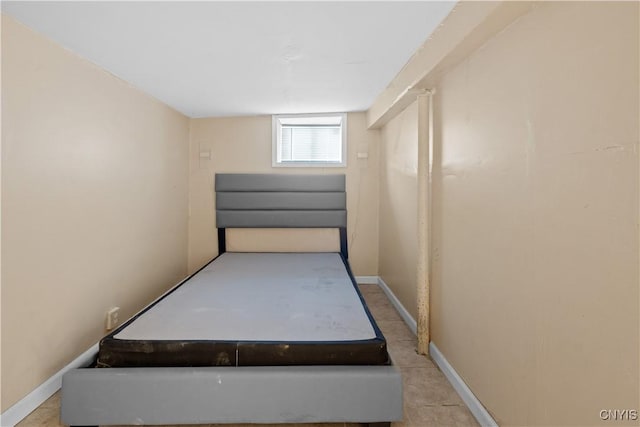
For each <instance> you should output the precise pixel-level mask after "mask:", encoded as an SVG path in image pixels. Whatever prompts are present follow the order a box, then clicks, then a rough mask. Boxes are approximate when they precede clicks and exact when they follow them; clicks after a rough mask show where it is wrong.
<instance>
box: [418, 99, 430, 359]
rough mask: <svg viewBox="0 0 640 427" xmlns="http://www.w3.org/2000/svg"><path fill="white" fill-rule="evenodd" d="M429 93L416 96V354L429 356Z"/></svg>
mask: <svg viewBox="0 0 640 427" xmlns="http://www.w3.org/2000/svg"><path fill="white" fill-rule="evenodd" d="M431 124H432V114H431V93H430V92H428V91H427V92H426V93H424V94H421V95H419V96H418V195H417V196H418V265H417V287H418V289H417V294H418V319H417V323H418V353H420V354H429V341H430V337H429V282H430V281H429V277H430V273H431V272H430V264H431V263H430V258H431V256H430V245H429V240H430V235H429V223H430V220H431V215H430V196H431V163H432V162H431V153H432V148H431V147H432V138H433V132H432V130H431V127H432V126H431Z"/></svg>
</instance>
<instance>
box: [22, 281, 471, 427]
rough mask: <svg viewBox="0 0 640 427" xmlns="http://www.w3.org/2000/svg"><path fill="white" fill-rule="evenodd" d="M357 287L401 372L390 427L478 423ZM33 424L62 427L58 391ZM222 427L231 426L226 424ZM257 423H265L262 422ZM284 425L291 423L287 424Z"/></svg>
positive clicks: (374, 289) (398, 323) (389, 312)
mask: <svg viewBox="0 0 640 427" xmlns="http://www.w3.org/2000/svg"><path fill="white" fill-rule="evenodd" d="M360 289H361V291H362V294H363V295H364V298H365V300H366V301H367V305H368V306H369V309H370V310H371V313H372V314H373V317H374V318H375V319H376V322H377V323H378V326H379V327H380V329H381V330H382V333H383V334H384V335H385V337H386V339H387V344H388V347H389V352H390V353H391V356H392V357H393V359H394V361H395V363H396V364H397V365H398V367H399V368H400V371H401V372H402V378H403V383H404V384H403V386H404V420H403V421H401V422H396V423H392V426H393V427H429V426H434V427H436V426H437V427H439V426H459V427H470V426H478V423H477V422H476V420H475V419H474V418H473V416H472V415H471V412H469V410H468V409H467V407H466V406H465V405H464V403H463V402H462V400H461V399H460V397H459V396H458V394H457V393H456V392H455V390H454V389H453V387H451V385H450V384H449V382H448V381H447V379H446V378H445V376H444V375H443V374H442V372H440V370H439V369H438V367H437V366H436V365H435V364H434V363H433V362H432V361H431V359H429V358H428V357H425V356H421V355H419V354H418V353H417V352H416V337H415V336H414V335H413V334H412V333H411V331H410V330H409V328H408V327H407V326H406V324H405V323H404V321H403V320H402V319H401V318H400V316H399V315H398V313H397V311H396V310H395V309H394V308H393V306H392V305H391V303H390V302H389V300H388V299H387V297H386V295H385V294H384V292H382V290H381V289H380V288H379V287H378V286H376V285H360ZM34 426H46V427H59V426H63V424H61V423H60V393H56V394H55V395H53V396H52V397H51V398H50V399H49V400H47V401H46V402H44V403H43V404H42V405H40V406H39V407H38V408H37V409H36V410H35V411H33V412H32V413H31V414H30V415H29V416H28V417H27V418H25V419H24V420H23V421H22V422H20V423H19V424H18V427H34ZM212 426H216V425H215V424H213V425H212ZM225 426H226V427H231V426H230V425H228V424H227V425H225ZM243 426H251V425H250V424H248V425H243ZM255 426H257V425H254V427H255ZM260 426H265V424H261V425H260ZM286 426H293V425H292V424H287V425H286ZM302 426H304V427H332V426H333V427H338V426H342V424H301V425H300V427H302ZM347 426H349V427H352V426H353V427H355V426H358V424H347ZM233 427H240V425H238V424H236V425H233ZM281 427H282V425H281Z"/></svg>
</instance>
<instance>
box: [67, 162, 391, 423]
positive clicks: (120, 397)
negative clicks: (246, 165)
mask: <svg viewBox="0 0 640 427" xmlns="http://www.w3.org/2000/svg"><path fill="white" fill-rule="evenodd" d="M215 189H216V226H217V229H218V249H219V250H218V252H219V254H218V256H217V257H216V258H214V259H213V260H212V261H211V262H209V263H208V264H207V265H205V266H204V267H203V268H201V269H200V270H199V271H197V272H196V273H194V274H193V275H191V276H189V277H188V278H187V279H185V280H184V281H182V282H181V283H179V284H178V285H177V286H176V287H174V288H173V289H172V290H170V291H169V292H167V293H166V294H165V295H163V296H162V297H161V298H159V299H158V300H156V301H155V302H154V303H153V304H152V305H150V306H149V307H147V308H145V309H144V310H142V311H141V312H140V313H138V314H137V315H136V316H134V317H133V318H132V319H130V320H129V321H127V322H126V323H124V324H123V325H122V326H120V327H119V328H118V329H116V330H115V331H113V332H112V333H110V334H109V335H107V336H106V337H105V338H103V339H102V340H101V342H100V346H99V347H100V349H99V352H98V355H97V358H96V362H95V363H94V365H92V366H91V367H87V368H82V369H75V370H72V371H70V372H68V373H67V374H65V375H64V377H63V384H62V401H61V418H62V421H63V423H65V424H67V425H121V424H148V425H158V424H210V423H221V424H223V423H318V422H322V423H327V422H360V423H373V424H378V423H382V424H385V423H386V424H388V423H390V422H391V421H396V420H400V419H402V379H401V375H400V372H399V370H398V369H397V367H396V366H394V365H393V363H392V361H391V359H390V357H389V355H388V352H387V348H386V341H385V339H384V336H383V334H382V333H381V332H380V329H379V328H378V326H377V325H376V323H375V321H374V320H373V317H372V316H371V313H370V312H369V310H368V308H367V306H366V304H365V302H364V299H363V298H362V295H361V294H360V292H359V290H358V287H357V285H356V282H355V279H354V277H353V274H352V272H351V269H350V267H349V263H348V250H347V238H346V235H347V234H346V193H345V177H344V175H290V174H287V175H278V174H216V181H215ZM292 227H293V228H337V229H339V236H340V238H339V239H340V252H339V253H237V252H227V250H226V229H227V228H292Z"/></svg>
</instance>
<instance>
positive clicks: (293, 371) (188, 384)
mask: <svg viewBox="0 0 640 427" xmlns="http://www.w3.org/2000/svg"><path fill="white" fill-rule="evenodd" d="M61 416H62V422H63V423H64V424H67V425H114V424H151V425H153V424H155V425H157V424H209V423H317V422H323V423H327V422H361V423H380V422H390V421H396V420H401V419H402V377H401V375H400V372H399V371H398V369H397V368H396V367H395V366H394V365H386V366H270V367H263V366H251V367H249V366H247V367H198V368H107V369H89V368H87V369H76V370H73V371H71V372H69V373H67V374H66V375H65V376H64V377H63V380H62V412H61Z"/></svg>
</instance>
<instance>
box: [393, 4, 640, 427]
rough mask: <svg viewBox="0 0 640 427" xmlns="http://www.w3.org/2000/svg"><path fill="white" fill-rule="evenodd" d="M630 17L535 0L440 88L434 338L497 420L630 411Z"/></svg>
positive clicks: (633, 363) (633, 127)
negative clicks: (602, 410)
mask: <svg viewBox="0 0 640 427" xmlns="http://www.w3.org/2000/svg"><path fill="white" fill-rule="evenodd" d="M638 8H639V5H638V3H637V2H629V3H617V4H616V3H607V2H588V3H573V2H567V3H555V2H554V3H544V4H542V3H541V4H537V5H536V7H535V8H534V9H533V10H532V11H531V12H530V13H529V14H527V15H525V16H523V17H522V18H521V19H520V20H518V21H517V22H515V23H514V24H513V25H511V26H510V27H509V28H507V29H506V30H505V31H504V32H502V33H500V34H498V35H497V36H495V37H494V38H493V39H491V40H490V41H489V42H488V43H486V44H485V45H484V46H482V47H481V48H480V49H479V50H478V51H476V52H475V53H473V54H472V55H471V56H469V57H468V58H466V60H464V61H463V62H462V63H461V64H459V65H458V66H457V67H456V68H455V69H453V70H452V71H451V72H449V73H448V74H447V75H446V76H445V77H444V78H443V79H442V80H441V82H440V84H439V85H438V86H437V92H436V96H435V114H436V121H435V131H436V139H435V142H436V152H435V170H434V204H433V212H434V224H433V231H434V235H433V238H434V241H433V245H434V252H435V254H436V255H435V258H434V271H433V275H434V279H433V286H432V293H431V296H432V315H431V320H432V334H433V341H434V342H435V343H436V345H437V346H438V348H439V349H440V350H441V351H442V353H443V354H444V355H445V357H446V358H447V359H448V360H449V362H451V364H452V365H453V367H454V368H455V369H456V370H457V372H458V373H459V374H460V375H461V376H462V377H463V379H464V380H465V381H466V382H467V384H468V385H469V386H470V388H471V389H472V390H473V392H474V393H475V394H476V396H477V397H478V398H479V399H480V400H481V401H482V403H483V404H484V405H485V406H486V407H487V408H488V409H489V411H490V412H491V414H492V415H493V416H494V417H495V419H496V420H497V421H498V423H499V424H500V425H594V424H611V423H612V421H609V422H605V421H601V420H600V418H599V411H600V410H601V409H639V408H638V404H639V394H638V381H639V377H640V373H639V371H638V365H639V355H638V339H639V338H638V337H639V330H638V323H639V317H638V311H639V310H638V297H639V295H638V280H639V278H638V142H639V128H638V126H639V125H638V118H639V117H640V111H639V107H638V105H639V95H638V94H639V86H638V85H639V74H638V60H639V58H638V52H639V45H638V39H639V23H638V16H639V10H638ZM381 216H382V215H381ZM382 235H383V233H382V231H381V236H382ZM381 270H382V269H381ZM616 424H620V423H618V422H616ZM636 425H637V421H636Z"/></svg>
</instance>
